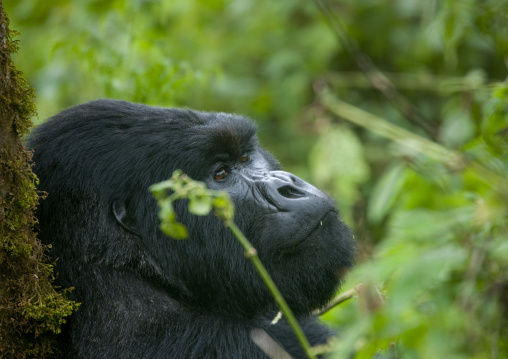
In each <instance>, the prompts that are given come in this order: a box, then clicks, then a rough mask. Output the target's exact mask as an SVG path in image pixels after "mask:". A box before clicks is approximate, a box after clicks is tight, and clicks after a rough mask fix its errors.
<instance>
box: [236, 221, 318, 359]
mask: <svg viewBox="0 0 508 359" xmlns="http://www.w3.org/2000/svg"><path fill="white" fill-rule="evenodd" d="M226 226H227V227H228V228H229V229H230V230H231V232H232V233H233V235H234V236H235V237H236V238H237V239H238V241H239V242H240V244H241V245H242V247H243V248H244V249H245V256H246V257H247V258H249V259H250V261H251V262H252V263H253V264H254V267H256V270H257V271H258V272H259V275H260V276H261V278H262V279H263V281H264V282H265V284H266V286H267V287H268V289H269V290H270V293H272V296H273V298H274V299H275V302H277V304H278V305H279V308H280V310H281V311H282V313H284V315H285V316H286V319H287V321H288V323H289V325H290V326H291V329H293V332H294V333H295V335H296V338H297V339H298V341H299V342H300V344H301V346H302V348H303V350H304V352H305V354H306V355H307V358H309V359H314V358H315V356H314V354H313V353H312V351H311V347H310V344H309V341H308V340H307V337H306V336H305V334H304V333H303V330H302V328H300V325H299V324H298V321H297V320H296V318H295V316H294V315H293V312H291V309H290V308H289V306H288V305H287V303H286V301H285V300H284V297H282V294H281V293H280V292H279V289H278V288H277V286H276V285H275V283H274V282H273V280H272V278H271V277H270V274H268V272H267V270H266V268H265V266H264V265H263V263H261V260H260V259H259V257H258V254H257V251H256V249H255V248H254V247H253V246H252V244H251V243H250V242H249V240H248V239H247V238H246V237H245V235H244V234H243V233H242V231H240V229H239V228H238V227H237V226H236V224H235V223H234V222H233V221H228V222H227V223H226Z"/></svg>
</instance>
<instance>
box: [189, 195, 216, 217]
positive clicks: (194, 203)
mask: <svg viewBox="0 0 508 359" xmlns="http://www.w3.org/2000/svg"><path fill="white" fill-rule="evenodd" d="M211 210H212V199H211V198H210V196H201V195H200V196H195V197H193V198H190V201H189V212H190V213H192V214H195V215H197V216H206V215H207V214H208V213H210V211H211Z"/></svg>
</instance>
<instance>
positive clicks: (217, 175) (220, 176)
mask: <svg viewBox="0 0 508 359" xmlns="http://www.w3.org/2000/svg"><path fill="white" fill-rule="evenodd" d="M227 175H228V173H227V172H226V170H225V169H224V168H221V169H220V170H218V171H217V172H215V176H214V178H215V179H216V180H217V181H220V180H223V179H224V178H226V176H227Z"/></svg>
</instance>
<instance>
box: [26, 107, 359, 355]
mask: <svg viewBox="0 0 508 359" xmlns="http://www.w3.org/2000/svg"><path fill="white" fill-rule="evenodd" d="M29 147H31V148H32V149H33V150H34V162H35V168H34V170H35V173H36V174H37V175H38V177H39V179H40V186H39V189H41V190H43V191H47V192H48V193H49V195H48V197H47V199H46V200H44V201H42V203H41V205H40V207H39V209H38V218H39V222H40V238H41V239H42V241H43V242H44V243H46V244H52V250H51V255H52V256H53V257H54V258H58V262H57V269H58V272H59V279H58V281H59V284H60V285H62V286H66V287H68V286H72V287H75V291H74V293H73V299H75V300H77V301H79V302H82V306H81V307H80V309H79V310H78V312H77V313H76V314H74V315H73V316H72V317H71V319H70V323H69V324H68V326H67V327H66V328H64V335H63V336H62V338H61V347H60V355H61V356H63V357H66V356H69V355H70V356H75V357H81V356H83V357H84V356H90V355H91V356H92V357H137V358H139V357H147V358H154V357H161V358H166V357H167V358H179V357H181V358H207V357H210V358H215V357H217V358H222V357H226V358H230V357H231V358H241V357H246V358H257V357H263V354H262V352H260V351H259V350H258V349H257V347H255V346H254V345H253V344H252V343H251V341H250V340H249V339H248V333H249V332H250V330H251V329H252V328H263V329H264V330H266V331H267V332H268V333H269V334H270V335H271V336H272V337H273V338H274V340H275V341H277V342H279V343H280V344H282V345H283V346H284V348H286V350H288V351H289V352H290V353H291V354H292V355H293V356H295V357H299V355H301V353H300V352H299V351H298V348H297V344H296V341H295V340H294V338H293V337H292V336H291V333H290V331H289V330H288V329H287V325H286V324H285V323H284V322H281V323H280V324H276V325H274V326H271V325H270V324H269V322H270V319H271V318H273V317H274V316H275V314H276V312H277V310H278V309H277V306H276V304H275V302H274V300H273V298H272V297H271V295H270V293H269V291H268V290H267V289H266V288H265V286H264V284H263V282H262V280H261V279H260V277H259V275H258V274H257V272H256V271H255V270H254V267H253V266H252V264H251V263H250V262H249V261H248V260H247V259H246V258H245V257H244V255H243V249H242V248H241V246H240V244H239V243H238V242H237V241H236V239H235V238H234V237H233V235H232V234H231V233H230V232H229V230H228V229H227V228H225V227H224V225H223V224H222V223H221V222H220V221H219V220H218V219H217V218H215V217H214V216H213V215H209V216H205V217H198V216H193V215H191V214H189V213H188V211H187V210H186V203H185V202H184V201H180V202H177V203H176V211H177V213H178V218H179V220H180V221H181V222H183V223H184V224H185V225H186V226H187V229H188V231H189V238H188V239H186V240H181V241H176V240H172V239H170V238H167V237H165V236H164V234H163V233H162V232H161V231H160V229H159V220H158V216H157V212H158V208H157V205H156V201H155V200H154V199H153V198H152V196H151V194H150V193H149V192H148V187H149V186H150V185H152V184H154V183H156V182H160V181H162V180H165V179H167V178H168V177H170V176H171V174H172V172H173V171H174V170H175V169H182V170H183V171H184V172H185V173H187V174H188V175H189V176H190V177H191V178H193V179H195V180H199V181H203V182H205V183H206V185H207V186H208V187H209V188H211V189H222V190H225V191H227V192H228V193H229V194H230V196H231V198H232V199H233V201H234V204H235V208H236V211H235V222H236V224H237V225H238V226H239V228H240V229H241V230H242V231H243V232H244V234H245V235H246V236H247V238H248V239H249V240H250V241H251V242H252V244H253V245H254V247H255V248H256V249H257V251H258V254H259V257H260V259H261V261H262V262H263V263H264V264H265V266H266V268H267V270H268V271H269V273H270V274H271V275H272V277H273V279H274V281H275V283H276V284H277V286H278V287H279V289H280V291H281V293H282V295H283V296H284V298H285V299H286V300H287V302H288V304H289V306H290V307H291V309H292V310H293V311H294V312H295V314H296V315H297V316H298V317H299V318H300V320H301V322H302V325H303V327H304V331H305V332H306V334H307V335H308V336H309V339H310V341H311V342H312V343H314V344H315V343H323V342H325V341H326V339H327V337H328V336H329V331H328V330H327V329H325V328H324V327H322V326H320V325H319V324H317V323H316V322H315V320H314V319H312V318H310V317H309V314H310V312H311V311H312V310H313V309H315V308H317V307H319V306H322V305H324V304H325V303H326V302H327V300H328V299H329V298H330V297H331V296H332V295H333V293H334V292H335V290H336V289H337V286H338V284H339V282H340V278H341V275H342V274H343V273H344V272H345V270H346V269H347V268H349V267H350V266H351V264H352V258H353V239H352V236H351V234H350V231H349V230H348V228H347V227H346V226H345V225H344V224H343V223H342V222H341V221H340V219H339V216H338V213H337V209H336V207H335V205H334V203H333V201H332V200H331V199H330V198H328V197H327V196H326V195H325V194H323V193H322V192H321V191H319V190H318V189H316V188H315V187H313V186H312V185H310V184H308V183H306V182H305V181H303V180H301V179H299V178H298V177H296V176H294V175H293V174H291V173H288V172H284V171H281V170H280V166H279V163H278V162H277V161H276V160H275V159H274V158H273V157H272V156H271V155H270V154H269V153H268V152H266V151H265V150H263V149H262V148H261V147H260V145H259V143H258V140H257V138H256V130H255V127H254V125H253V124H252V123H251V122H250V121H249V120H247V119H245V118H244V117H241V116H237V115H230V114H225V113H205V112H197V111H191V110H180V109H165V108H155V107H149V106H144V105H138V104H132V103H128V102H124V101H112V100H99V101H94V102H90V103H87V104H84V105H80V106H76V107H73V108H71V109H68V110H66V111H63V112H62V113H60V114H58V115H56V116H55V117H53V118H52V119H50V120H49V121H48V122H46V123H45V124H43V125H41V126H39V127H38V128H37V129H36V130H35V133H34V134H33V135H32V137H31V139H30V141H29ZM309 318H310V319H309Z"/></svg>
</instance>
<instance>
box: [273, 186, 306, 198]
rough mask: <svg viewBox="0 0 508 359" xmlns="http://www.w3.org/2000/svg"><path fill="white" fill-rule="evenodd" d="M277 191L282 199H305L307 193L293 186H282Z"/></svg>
mask: <svg viewBox="0 0 508 359" xmlns="http://www.w3.org/2000/svg"><path fill="white" fill-rule="evenodd" d="M277 191H278V192H279V193H280V195H281V196H282V197H286V198H301V197H305V193H304V192H302V191H300V190H299V189H297V188H295V187H293V186H289V185H288V186H282V187H279V188H277Z"/></svg>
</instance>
